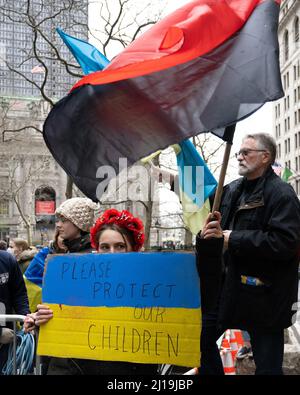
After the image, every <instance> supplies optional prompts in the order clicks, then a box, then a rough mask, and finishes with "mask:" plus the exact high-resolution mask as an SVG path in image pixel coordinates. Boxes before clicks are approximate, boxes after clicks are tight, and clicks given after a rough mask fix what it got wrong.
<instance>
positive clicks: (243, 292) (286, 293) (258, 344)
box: [197, 133, 300, 375]
mask: <svg viewBox="0 0 300 395" xmlns="http://www.w3.org/2000/svg"><path fill="white" fill-rule="evenodd" d="M236 157H237V160H238V166H239V174H240V175H241V176H243V177H242V178H239V179H238V180H235V181H233V182H232V183H230V184H229V185H227V186H225V187H224V191H223V196H222V202H221V206H220V213H221V215H220V213H218V212H216V213H215V215H214V217H215V218H214V219H213V220H211V221H207V223H206V225H205V227H204V228H203V230H202V232H201V235H199V236H198V238H197V253H198V257H201V250H202V249H203V250H206V251H207V246H210V248H211V250H212V253H213V251H215V250H216V248H215V247H214V244H213V243H214V242H220V240H221V239H223V256H222V259H223V281H222V291H221V293H220V298H219V301H218V307H216V304H215V305H214V307H213V306H211V307H210V311H207V312H206V313H205V315H204V317H203V334H202V339H201V346H202V361H201V362H202V368H201V369H202V374H222V368H221V366H222V365H221V362H220V358H219V354H218V350H217V348H216V345H215V341H216V339H217V338H218V337H219V336H220V335H221V334H222V332H224V330H226V329H228V328H231V329H243V330H246V331H248V332H249V334H250V338H251V344H252V350H253V357H254V361H255V364H256V374H276V375H279V374H282V362H283V351H284V328H287V327H289V326H291V325H292V322H291V320H292V316H293V314H294V312H293V311H292V306H293V304H294V303H295V302H296V301H297V290H298V277H297V273H298V264H299V253H300V204H299V199H298V198H297V196H296V194H295V192H294V190H293V188H292V187H291V186H290V185H289V184H287V183H286V182H283V181H282V180H281V179H280V177H278V176H277V175H276V174H275V173H274V171H273V169H272V164H273V163H274V161H275V158H276V144H275V141H274V140H273V138H272V137H271V136H269V135H267V134H263V133H260V134H253V135H247V136H246V137H245V138H244V139H243V141H242V145H241V148H240V151H239V152H238V153H237V154H236ZM221 216H222V218H221ZM217 239H218V240H217ZM207 243H210V244H207ZM198 261H199V259H198ZM199 264H200V265H201V264H202V265H205V261H204V260H203V261H202V262H201V261H200V262H199ZM202 270H203V269H202ZM216 322H217V323H216ZM200 372H201V371H200Z"/></svg>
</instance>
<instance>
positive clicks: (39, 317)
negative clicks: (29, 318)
mask: <svg viewBox="0 0 300 395" xmlns="http://www.w3.org/2000/svg"><path fill="white" fill-rule="evenodd" d="M51 318H53V311H52V310H50V307H49V306H46V305H44V304H38V305H37V312H36V313H35V325H37V326H40V325H43V324H46V323H47V322H48V321H49V320H50V319H51Z"/></svg>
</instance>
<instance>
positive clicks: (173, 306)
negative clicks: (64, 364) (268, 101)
mask: <svg viewBox="0 0 300 395" xmlns="http://www.w3.org/2000/svg"><path fill="white" fill-rule="evenodd" d="M43 303H45V304H47V305H48V306H49V307H50V308H51V309H52V310H53V312H54V314H53V319H51V320H50V321H49V322H48V323H47V324H46V325H44V326H42V327H41V331H40V336H39V343H38V354H39V355H50V356H56V357H73V358H86V359H95V360H111V361H129V362H138V363H168V364H174V365H181V366H191V367H194V366H199V365H200V355H199V353H200V331H201V305H200V289H199V277H198V273H197V269H196V264H195V256H194V254H189V253H126V254H80V255H79V254H64V255H56V256H52V257H50V259H49V260H48V264H47V269H46V273H45V276H44V284H43Z"/></svg>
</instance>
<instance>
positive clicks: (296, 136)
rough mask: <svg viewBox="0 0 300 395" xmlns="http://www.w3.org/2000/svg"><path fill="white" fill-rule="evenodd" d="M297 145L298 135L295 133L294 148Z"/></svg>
mask: <svg viewBox="0 0 300 395" xmlns="http://www.w3.org/2000/svg"><path fill="white" fill-rule="evenodd" d="M297 147H298V135H297V133H296V134H295V148H297Z"/></svg>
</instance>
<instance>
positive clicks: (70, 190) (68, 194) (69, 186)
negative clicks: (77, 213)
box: [66, 176, 73, 199]
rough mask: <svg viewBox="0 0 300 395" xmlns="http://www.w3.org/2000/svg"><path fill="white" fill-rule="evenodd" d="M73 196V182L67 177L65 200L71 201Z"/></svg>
mask: <svg viewBox="0 0 300 395" xmlns="http://www.w3.org/2000/svg"><path fill="white" fill-rule="evenodd" d="M72 196H73V180H72V178H71V177H70V176H67V187H66V199H71V197H72Z"/></svg>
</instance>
